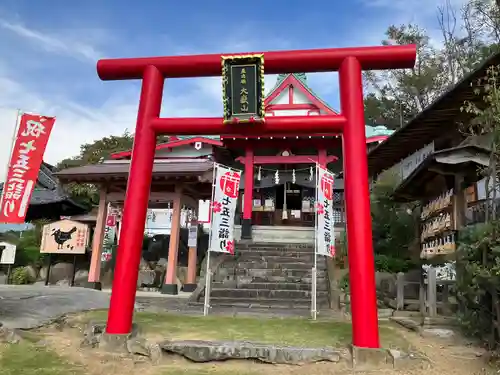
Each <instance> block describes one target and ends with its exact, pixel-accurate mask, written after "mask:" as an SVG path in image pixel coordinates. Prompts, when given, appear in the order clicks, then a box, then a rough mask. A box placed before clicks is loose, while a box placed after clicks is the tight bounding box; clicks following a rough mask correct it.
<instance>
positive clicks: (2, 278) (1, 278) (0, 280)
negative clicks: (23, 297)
mask: <svg viewBox="0 0 500 375" xmlns="http://www.w3.org/2000/svg"><path fill="white" fill-rule="evenodd" d="M0 284H7V275H6V274H4V273H0Z"/></svg>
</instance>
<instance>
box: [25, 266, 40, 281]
mask: <svg viewBox="0 0 500 375" xmlns="http://www.w3.org/2000/svg"><path fill="white" fill-rule="evenodd" d="M24 269H25V270H26V272H27V273H28V276H29V278H30V280H32V281H35V280H36V279H37V276H38V271H37V270H36V269H35V268H34V267H33V266H26V267H24Z"/></svg>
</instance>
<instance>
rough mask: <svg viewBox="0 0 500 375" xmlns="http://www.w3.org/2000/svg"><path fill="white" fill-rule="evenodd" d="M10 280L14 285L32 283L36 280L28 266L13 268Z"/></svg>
mask: <svg viewBox="0 0 500 375" xmlns="http://www.w3.org/2000/svg"><path fill="white" fill-rule="evenodd" d="M11 280H12V281H11V282H12V284H14V285H25V284H32V283H34V282H35V281H36V280H34V279H33V278H32V277H31V273H30V272H29V270H28V267H18V268H14V270H13V271H12V275H11Z"/></svg>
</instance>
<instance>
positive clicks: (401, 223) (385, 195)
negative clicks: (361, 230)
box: [338, 173, 418, 273]
mask: <svg viewBox="0 0 500 375" xmlns="http://www.w3.org/2000/svg"><path fill="white" fill-rule="evenodd" d="M398 181H399V180H398V178H397V176H395V175H393V174H390V173H386V174H385V175H383V176H381V178H380V179H379V180H378V181H377V182H376V183H375V184H374V185H373V188H372V192H371V196H370V199H371V216H372V231H373V250H374V253H375V268H376V270H377V271H381V272H391V273H397V272H406V271H408V270H409V269H410V268H411V267H413V266H414V261H413V259H412V251H413V249H414V247H415V245H416V240H417V237H416V235H417V233H416V227H417V225H418V223H417V218H416V216H415V215H414V211H415V208H416V204H413V203H412V204H407V203H399V202H396V201H395V200H394V197H393V193H394V189H395V187H396V186H397V184H398ZM338 253H339V257H341V258H344V257H345V256H346V255H347V236H346V234H345V233H343V234H342V237H341V238H340V239H339V252H338Z"/></svg>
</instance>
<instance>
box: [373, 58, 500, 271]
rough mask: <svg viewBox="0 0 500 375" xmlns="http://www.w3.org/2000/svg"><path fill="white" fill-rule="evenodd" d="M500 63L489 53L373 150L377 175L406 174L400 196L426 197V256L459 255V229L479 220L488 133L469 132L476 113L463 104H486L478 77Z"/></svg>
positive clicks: (423, 230)
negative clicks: (482, 171)
mask: <svg viewBox="0 0 500 375" xmlns="http://www.w3.org/2000/svg"><path fill="white" fill-rule="evenodd" d="M499 63H500V55H499V54H497V55H494V56H492V57H491V58H489V59H488V60H487V61H485V62H484V63H483V64H482V65H481V66H479V67H478V68H477V69H476V70H474V71H473V72H472V73H470V74H469V75H467V76H466V77H464V78H463V79H462V80H461V81H460V82H458V83H457V84H456V85H455V86H454V87H452V88H451V89H449V90H448V91H447V92H445V93H444V94H442V95H441V96H440V97H439V98H438V99H437V100H435V101H434V102H433V103H432V104H431V105H429V106H428V107H427V108H425V109H424V110H423V111H422V112H421V113H419V114H418V115H417V116H416V117H415V118H414V119H413V120H412V121H410V122H409V123H407V124H406V125H405V126H404V127H402V128H400V129H398V130H397V131H396V132H394V134H392V135H391V136H390V137H389V138H387V139H386V140H385V141H384V142H382V143H381V144H380V145H378V146H377V147H375V148H374V149H373V150H371V151H370V153H369V155H368V168H369V173H370V175H371V176H372V177H374V178H377V176H378V175H380V174H382V173H384V172H391V171H392V172H393V173H395V174H397V175H398V176H399V177H400V181H399V185H398V186H397V188H396V190H395V193H394V196H395V197H396V198H397V199H399V200H401V201H420V202H421V203H422V206H423V207H422V213H421V216H420V217H421V225H420V232H421V236H420V240H421V254H420V255H421V258H423V259H428V260H429V259H433V260H437V261H443V260H445V261H446V260H450V259H451V260H454V259H455V256H454V253H455V250H456V245H455V240H456V231H457V230H459V229H461V228H462V227H463V226H464V225H467V224H469V223H472V222H475V221H477V220H478V213H480V211H481V203H482V201H484V199H485V198H486V196H485V195H486V194H485V180H484V178H482V175H481V173H480V170H481V169H482V168H484V167H486V166H487V165H488V161H489V142H488V135H483V136H468V135H467V133H466V132H465V131H464V128H463V126H464V124H469V122H470V120H471V118H472V117H471V115H470V114H469V113H466V112H464V111H462V110H461V108H462V107H463V105H464V102H465V101H470V102H473V103H475V104H476V105H478V106H479V107H484V103H483V99H482V96H481V95H477V93H475V90H476V88H477V87H478V86H477V85H478V79H480V78H483V77H484V76H485V75H486V72H487V69H488V68H489V67H491V66H496V65H497V64H499ZM479 216H480V215H479Z"/></svg>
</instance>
